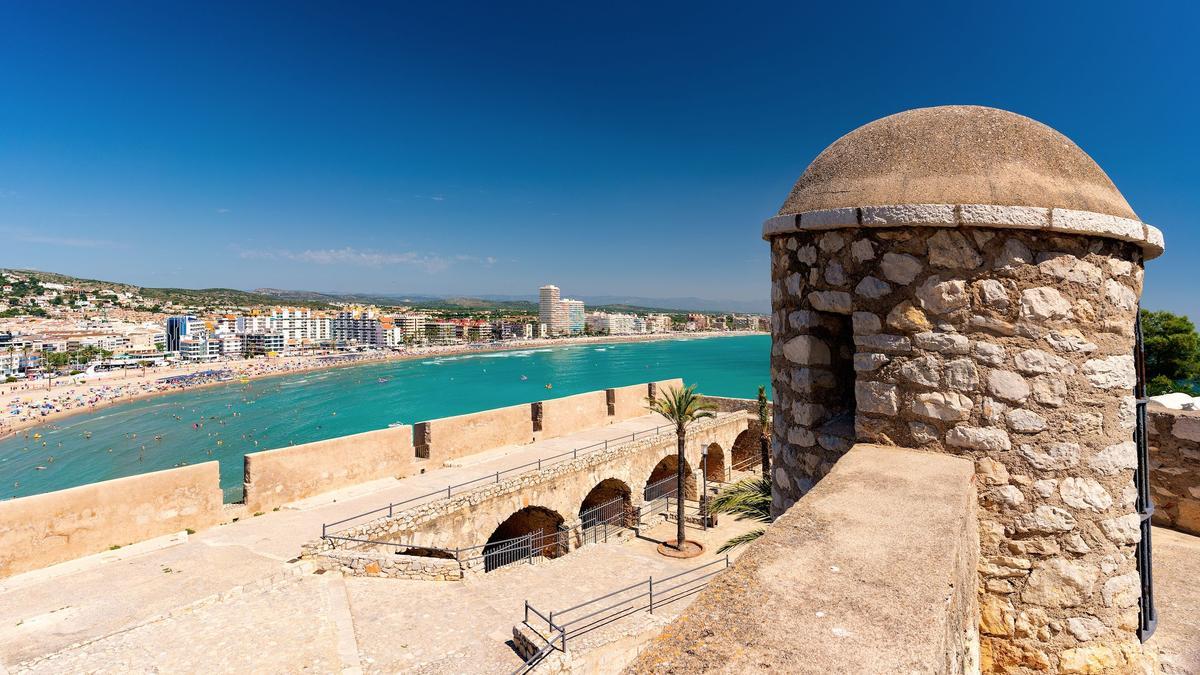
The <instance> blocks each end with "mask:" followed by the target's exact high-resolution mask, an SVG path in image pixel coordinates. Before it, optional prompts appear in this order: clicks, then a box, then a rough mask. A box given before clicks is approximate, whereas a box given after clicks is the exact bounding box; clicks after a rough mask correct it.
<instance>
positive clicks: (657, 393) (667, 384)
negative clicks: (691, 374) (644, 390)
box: [650, 377, 684, 398]
mask: <svg viewBox="0 0 1200 675" xmlns="http://www.w3.org/2000/svg"><path fill="white" fill-rule="evenodd" d="M682 386H684V385H683V378H679V377H676V378H673V379H670V380H658V381H656V382H651V383H650V391H651V392H652V394H651V395H652V396H654V397H655V398H659V397H661V396H662V395H663V394H665V393H666V392H668V391H670V390H672V389H679V388H680V387H682Z"/></svg>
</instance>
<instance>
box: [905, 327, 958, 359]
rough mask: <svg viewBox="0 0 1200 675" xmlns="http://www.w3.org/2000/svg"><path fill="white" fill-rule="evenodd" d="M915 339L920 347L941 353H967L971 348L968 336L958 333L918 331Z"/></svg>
mask: <svg viewBox="0 0 1200 675" xmlns="http://www.w3.org/2000/svg"><path fill="white" fill-rule="evenodd" d="M913 341H914V342H916V344H917V347H918V348H920V349H927V350H929V351H933V352H938V353H941V354H966V353H967V351H968V350H969V349H970V341H969V340H967V336H965V335H959V334H958V333H933V332H925V333H917V334H916V335H914V336H913Z"/></svg>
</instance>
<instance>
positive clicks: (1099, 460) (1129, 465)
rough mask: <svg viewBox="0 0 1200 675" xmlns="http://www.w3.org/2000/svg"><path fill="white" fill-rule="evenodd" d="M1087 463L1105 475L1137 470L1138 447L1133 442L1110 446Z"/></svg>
mask: <svg viewBox="0 0 1200 675" xmlns="http://www.w3.org/2000/svg"><path fill="white" fill-rule="evenodd" d="M1087 463H1088V466H1090V467H1092V468H1093V469H1095V470H1096V471H1098V472H1100V473H1102V474H1105V475H1112V474H1115V473H1119V472H1121V471H1126V470H1129V469H1136V468H1137V445H1136V444H1135V443H1134V442H1133V441H1125V442H1124V443H1117V444H1115V445H1110V446H1108V447H1106V448H1104V449H1103V450H1101V451H1100V452H1097V453H1096V454H1094V455H1092V456H1091V457H1089V458H1088V461H1087Z"/></svg>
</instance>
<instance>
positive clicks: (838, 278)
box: [825, 260, 846, 286]
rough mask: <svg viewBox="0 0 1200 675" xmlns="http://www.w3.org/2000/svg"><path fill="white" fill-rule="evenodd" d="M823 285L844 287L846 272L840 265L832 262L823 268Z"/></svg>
mask: <svg viewBox="0 0 1200 675" xmlns="http://www.w3.org/2000/svg"><path fill="white" fill-rule="evenodd" d="M825 283H827V284H829V285H830V286H845V285H846V270H845V268H843V267H842V264H841V263H839V262H838V261H836V260H834V261H832V262H830V263H829V264H828V265H826V266H825Z"/></svg>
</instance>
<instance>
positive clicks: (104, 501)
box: [0, 462, 223, 578]
mask: <svg viewBox="0 0 1200 675" xmlns="http://www.w3.org/2000/svg"><path fill="white" fill-rule="evenodd" d="M222 509H223V507H222V503H221V487H220V474H219V472H218V465H217V462H205V463H203V464H197V465H194V466H187V467H182V468H178V469H168V470H166V471H155V472H153V473H144V474H139V475H137V476H128V477H126V478H116V479H114V480H107V481H102V482H99V483H91V484H89V485H81V486H79V487H74V488H69V489H66V490H59V491H57V492H48V493H45V494H40V495H32V496H29V497H21V498H20V499H11V500H8V501H0V578H3V577H8V576H12V575H13V574H18V573H20V572H27V571H29V570H34V569H38V568H41V567H46V566H47V565H53V564H55V563H60V562H64V561H66V560H72V559H74V558H78V557H81V556H85V555H90V554H92V553H99V552H101V551H106V550H108V549H110V548H112V547H114V546H125V545H127V544H131V543H134V542H138V541H143V540H145V539H151V538H153V537H158V536H161V535H164V534H170V533H173V532H180V531H182V530H185V529H193V530H200V529H203V528H206V527H210V526H212V525H215V524H217V523H218V522H220V521H221V519H222Z"/></svg>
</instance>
